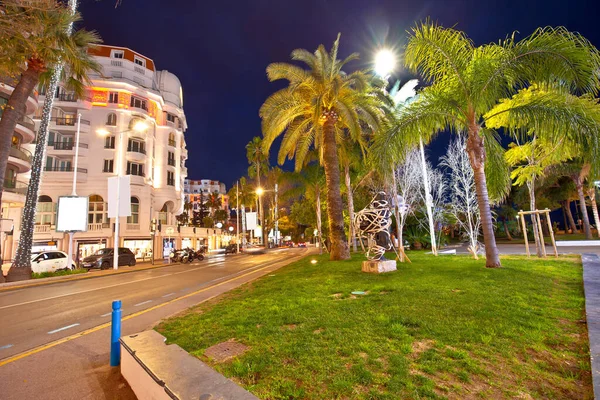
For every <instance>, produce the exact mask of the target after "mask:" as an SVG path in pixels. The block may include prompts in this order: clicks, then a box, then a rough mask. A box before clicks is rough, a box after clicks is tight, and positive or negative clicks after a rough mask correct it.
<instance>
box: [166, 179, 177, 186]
mask: <svg viewBox="0 0 600 400" xmlns="http://www.w3.org/2000/svg"><path fill="white" fill-rule="evenodd" d="M167 185H169V186H175V179H167Z"/></svg>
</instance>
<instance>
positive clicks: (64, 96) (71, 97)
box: [54, 93, 92, 102]
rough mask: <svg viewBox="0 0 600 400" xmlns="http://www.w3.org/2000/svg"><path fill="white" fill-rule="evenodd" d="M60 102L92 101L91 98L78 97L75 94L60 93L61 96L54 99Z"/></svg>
mask: <svg viewBox="0 0 600 400" xmlns="http://www.w3.org/2000/svg"><path fill="white" fill-rule="evenodd" d="M54 98H55V99H56V100H58V101H67V102H77V101H79V100H82V101H92V98H91V97H90V96H81V97H77V95H75V93H60V94H59V95H57V96H55V97H54Z"/></svg>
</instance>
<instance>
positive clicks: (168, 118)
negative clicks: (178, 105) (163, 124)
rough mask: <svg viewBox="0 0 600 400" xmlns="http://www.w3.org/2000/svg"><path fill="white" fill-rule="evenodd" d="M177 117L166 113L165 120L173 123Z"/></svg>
mask: <svg viewBox="0 0 600 400" xmlns="http://www.w3.org/2000/svg"><path fill="white" fill-rule="evenodd" d="M176 119H177V117H176V116H175V115H173V114H171V113H167V121H169V122H172V123H175V120H176Z"/></svg>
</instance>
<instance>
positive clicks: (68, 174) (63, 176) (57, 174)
mask: <svg viewBox="0 0 600 400" xmlns="http://www.w3.org/2000/svg"><path fill="white" fill-rule="evenodd" d="M74 170H75V168H73V167H48V166H45V167H44V179H45V180H46V182H48V181H49V182H59V183H60V182H73V172H74ZM87 172H88V170H87V169H86V168H77V183H85V182H87Z"/></svg>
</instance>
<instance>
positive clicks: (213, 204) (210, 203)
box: [206, 193, 223, 216]
mask: <svg viewBox="0 0 600 400" xmlns="http://www.w3.org/2000/svg"><path fill="white" fill-rule="evenodd" d="M222 204H223V202H222V201H221V196H220V195H219V193H209V194H208V198H207V200H206V206H207V207H208V208H210V213H211V216H213V215H214V213H215V211H216V210H218V209H220V208H221V205H222Z"/></svg>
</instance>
